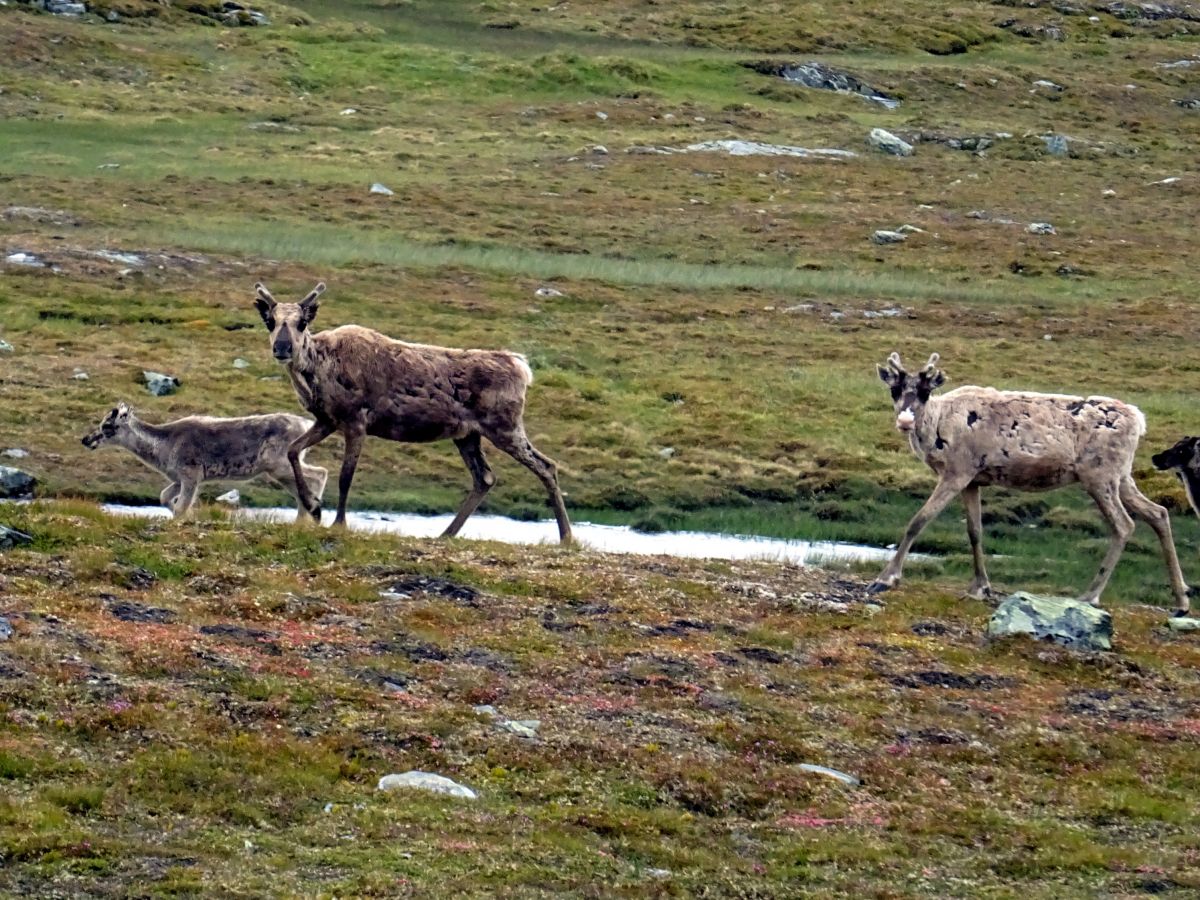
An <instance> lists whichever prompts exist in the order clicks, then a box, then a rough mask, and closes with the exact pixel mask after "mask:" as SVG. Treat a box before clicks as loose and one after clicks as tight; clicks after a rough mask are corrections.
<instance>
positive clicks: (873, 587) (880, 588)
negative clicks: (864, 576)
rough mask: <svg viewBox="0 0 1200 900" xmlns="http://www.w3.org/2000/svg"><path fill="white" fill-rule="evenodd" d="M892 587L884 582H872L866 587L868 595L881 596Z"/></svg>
mask: <svg viewBox="0 0 1200 900" xmlns="http://www.w3.org/2000/svg"><path fill="white" fill-rule="evenodd" d="M891 589H892V586H891V585H890V584H888V583H887V582H886V581H872V582H871V583H870V584H869V585H867V593H868V594H882V593H883V592H884V591H890V590H891Z"/></svg>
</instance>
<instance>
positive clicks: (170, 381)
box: [142, 372, 182, 397]
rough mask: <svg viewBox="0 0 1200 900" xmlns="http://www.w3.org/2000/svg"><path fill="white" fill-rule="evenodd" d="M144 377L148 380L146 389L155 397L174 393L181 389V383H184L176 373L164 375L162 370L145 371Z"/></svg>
mask: <svg viewBox="0 0 1200 900" xmlns="http://www.w3.org/2000/svg"><path fill="white" fill-rule="evenodd" d="M142 377H143V378H144V379H145V380H146V390H148V391H149V392H150V393H152V394H153V395H154V396H155V397H165V396H166V395H167V394H173V393H175V392H176V391H177V390H179V385H180V384H182V382H181V381H180V380H179V379H178V378H176V377H175V376H174V375H164V374H163V373H162V372H143V373H142Z"/></svg>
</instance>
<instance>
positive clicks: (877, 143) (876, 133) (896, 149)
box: [867, 128, 913, 156]
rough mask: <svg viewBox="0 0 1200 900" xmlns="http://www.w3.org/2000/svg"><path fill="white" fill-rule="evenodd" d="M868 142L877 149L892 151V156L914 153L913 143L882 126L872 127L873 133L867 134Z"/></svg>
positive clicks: (886, 151)
mask: <svg viewBox="0 0 1200 900" xmlns="http://www.w3.org/2000/svg"><path fill="white" fill-rule="evenodd" d="M867 143H868V144H870V145H871V146H872V147H874V148H875V149H876V150H880V151H882V152H884V153H890V154H891V155H892V156H912V155H913V146H912V144H910V143H908V142H907V141H905V140H901V139H900V138H898V137H896V135H894V134H892V133H891V132H890V131H884V130H883V129H882V128H872V129H871V133H870V134H868V135H867Z"/></svg>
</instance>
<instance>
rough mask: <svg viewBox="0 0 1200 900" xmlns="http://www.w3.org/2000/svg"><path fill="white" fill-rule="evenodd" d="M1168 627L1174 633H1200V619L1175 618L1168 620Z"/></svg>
mask: <svg viewBox="0 0 1200 900" xmlns="http://www.w3.org/2000/svg"><path fill="white" fill-rule="evenodd" d="M1167 627H1168V628H1170V629H1171V630H1172V631H1200V619H1193V618H1191V617H1190V616H1175V617H1174V618H1172V619H1167Z"/></svg>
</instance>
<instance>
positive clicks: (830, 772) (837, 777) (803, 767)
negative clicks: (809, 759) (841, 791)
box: [797, 763, 859, 787]
mask: <svg viewBox="0 0 1200 900" xmlns="http://www.w3.org/2000/svg"><path fill="white" fill-rule="evenodd" d="M797 768H799V769H800V771H802V772H812V773H813V774H815V775H824V776H825V777H826V778H832V779H833V780H834V781H840V782H841V783H842V784H848V785H850V786H851V787H855V786H857V785H858V783H859V779H858V778H857V777H855V776H854V775H847V774H846V773H845V772H839V771H838V770H837V769H830V768H828V767H826V766H818V765H815V764H813V763H800V765H799V766H798V767H797Z"/></svg>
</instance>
